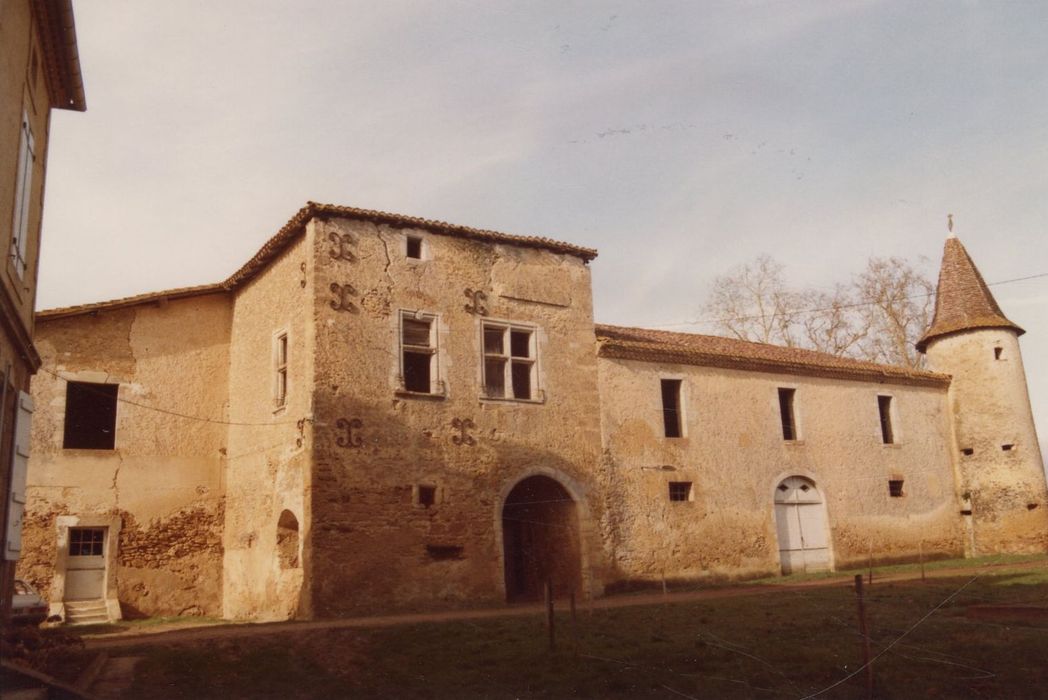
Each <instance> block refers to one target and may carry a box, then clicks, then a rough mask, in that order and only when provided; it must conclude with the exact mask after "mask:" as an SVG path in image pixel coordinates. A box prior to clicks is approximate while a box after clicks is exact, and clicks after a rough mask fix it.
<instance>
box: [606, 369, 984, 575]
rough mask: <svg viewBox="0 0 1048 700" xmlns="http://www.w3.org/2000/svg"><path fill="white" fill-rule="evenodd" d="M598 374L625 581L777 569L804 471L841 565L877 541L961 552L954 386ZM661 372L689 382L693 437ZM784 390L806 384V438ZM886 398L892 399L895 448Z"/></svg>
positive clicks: (716, 374)
mask: <svg viewBox="0 0 1048 700" xmlns="http://www.w3.org/2000/svg"><path fill="white" fill-rule="evenodd" d="M598 369H599V376H600V389H601V411H602V418H603V431H604V444H605V459H606V461H607V465H608V470H609V473H610V477H609V479H610V483H611V487H610V495H609V498H610V500H611V502H612V503H614V504H615V505H614V508H613V511H612V512H613V516H614V517H613V519H612V520H611V522H610V523H609V527H608V529H607V537H608V540H609V543H610V545H611V546H612V547H613V549H614V552H615V564H616V566H617V573H618V575H619V576H620V577H621V578H622V579H623V580H624V581H625V582H636V583H643V582H645V581H647V582H652V581H657V580H659V579H661V578H662V577H663V576H665V577H667V578H671V579H696V578H703V577H738V576H754V575H761V574H774V573H777V572H778V571H779V569H780V564H779V554H778V540H777V533H776V525H775V513H774V507H773V497H774V494H775V489H776V487H777V485H778V484H779V483H780V482H781V481H782V480H783V479H785V478H786V477H789V476H795V475H796V476H803V477H806V478H808V479H810V480H811V481H813V482H814V483H815V485H816V487H817V488H818V489H819V490H820V491H821V493H822V497H823V502H824V503H825V509H826V514H827V517H828V524H829V529H830V535H831V556H832V559H833V561H835V563H836V565H837V566H838V567H844V566H848V565H851V564H856V563H860V562H865V560H866V557H867V555H868V552H869V550H870V548H871V546H872V548H873V551H874V555H875V558H876V559H877V560H878V561H889V560H901V559H908V558H916V557H917V556H918V555H919V551H920V549H921V548H922V547H923V550H924V552H925V554H926V555H927V556H938V557H942V556H946V555H959V554H961V553H962V551H963V543H962V531H961V527H960V519H959V518H958V509H959V504H958V500H957V496H956V494H955V491H954V478H953V467H952V464H951V461H950V444H951V433H950V425H949V422H948V415H947V412H946V409H947V406H946V392H945V390H944V389H941V388H922V387H913V386H903V385H887V384H873V383H867V382H860V381H846V380H833V379H820V378H812V377H802V376H795V375H775V374H764V373H759V372H745V371H737V370H728V369H719V368H712V367H697V366H688V365H676V364H659V363H654V362H637V361H632V360H618V359H609V358H600V359H599V361H598ZM661 379H679V380H680V381H681V382H682V391H681V394H682V408H683V427H684V433H683V437H680V438H667V437H665V430H664V425H663V412H662V408H663V406H662V393H661V385H660V380H661ZM779 387H784V388H793V389H794V390H795V392H796V394H795V399H794V402H795V404H794V409H795V415H796V421H797V424H798V429H799V439H798V440H795V441H787V440H784V438H783V432H782V423H781V420H780V410H779V400H778V388H779ZM878 395H890V396H892V401H893V404H894V406H893V408H894V415H893V419H894V420H893V427H894V431H895V443H894V444H890V445H886V444H883V441H882V435H881V427H880V421H879V412H878V403H877V396H878ZM889 479H902V480H903V481H904V496H902V497H900V498H893V497H891V496H890V495H889V487H888V481H889ZM669 482H691V484H692V492H691V498H690V500H686V501H670V499H669Z"/></svg>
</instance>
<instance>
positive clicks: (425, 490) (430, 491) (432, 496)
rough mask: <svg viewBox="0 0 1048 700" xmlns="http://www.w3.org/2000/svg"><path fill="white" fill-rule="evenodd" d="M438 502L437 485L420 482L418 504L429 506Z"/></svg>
mask: <svg viewBox="0 0 1048 700" xmlns="http://www.w3.org/2000/svg"><path fill="white" fill-rule="evenodd" d="M436 502H437V487H436V486H427V485H425V484H419V487H418V504H419V505H420V506H422V507H423V508H429V507H430V506H432V505H434V504H436Z"/></svg>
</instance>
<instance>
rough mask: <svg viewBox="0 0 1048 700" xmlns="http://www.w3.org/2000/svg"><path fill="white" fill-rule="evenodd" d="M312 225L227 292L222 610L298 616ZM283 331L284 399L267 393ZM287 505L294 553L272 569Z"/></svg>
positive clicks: (301, 610) (302, 606)
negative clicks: (292, 561) (292, 560)
mask: <svg viewBox="0 0 1048 700" xmlns="http://www.w3.org/2000/svg"><path fill="white" fill-rule="evenodd" d="M311 240H312V231H311V230H309V231H307V234H306V236H305V237H304V238H299V239H298V240H297V241H296V242H295V243H294V244H292V245H291V246H290V247H289V248H288V249H286V250H285V251H284V252H283V253H281V254H280V256H279V257H278V258H277V259H276V260H274V261H273V262H272V263H271V264H270V265H269V266H268V267H267V268H266V269H265V270H264V271H262V272H261V273H260V274H259V275H258V276H257V277H255V278H254V279H253V280H252V281H251V282H249V283H248V284H247V285H246V286H244V287H243V288H242V289H240V290H238V291H237V292H236V298H235V301H234V309H233V322H232V335H231V339H230V362H229V418H230V422H231V425H230V426H229V453H228V455H227V465H228V467H227V469H228V471H227V484H228V488H227V501H226V529H225V564H224V566H225V576H226V583H225V589H224V592H225V598H224V601H225V602H224V610H225V615H226V617H229V618H250V619H256V620H272V619H287V618H289V617H308V616H309V615H310V605H309V600H308V596H303V595H302V581H303V577H304V576H307V577H308V571H309V569H308V567H309V551H308V544H305V543H308V538H309V531H310V528H309V523H310V513H309V503H308V499H307V498H306V494H307V493H308V488H309V465H310V460H311V453H310V450H309V446H308V444H307V441H308V433H309V432H310V424H309V419H310V414H311V411H312V402H311V389H312V375H313V369H312V367H313V348H312V343H313V340H312V338H313V331H312V325H311V324H312V320H313V309H312V301H313V284H312V279H311V269H312V264H313V260H312V256H311V255H310V254H309V252H310V251H311V250H312V248H311ZM280 331H284V332H286V333H287V334H288V391H287V402H286V404H285V405H284V406H283V407H278V406H277V405H276V404H275V402H274V382H275V377H276V373H275V365H274V337H275V335H276V334H277V333H278V332H280ZM284 510H289V511H290V512H291V513H292V514H293V515H294V516H295V519H296V520H297V521H298V524H299V547H300V548H301V551H302V553H303V555H302V556H300V557H299V558H298V562H297V563H298V566H297V567H295V568H282V567H281V564H280V557H279V549H278V547H277V523H278V521H279V520H280V515H281V513H282V512H283V511H284Z"/></svg>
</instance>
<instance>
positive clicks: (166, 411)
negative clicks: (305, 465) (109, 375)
mask: <svg viewBox="0 0 1048 700" xmlns="http://www.w3.org/2000/svg"><path fill="white" fill-rule="evenodd" d="M40 369H42V370H43V371H44V372H46V373H48V374H50V375H52V376H53V377H55V378H56V379H61V380H62V381H63V382H66V383H69V382H73V381H76V380H75V379H67V378H66V377H63V376H62V375H60V374H59V373H58V372H55V371H53V370H50V369H48V368H46V367H41V368H40ZM85 388H86V390H87V391H89V392H91V393H93V394H95V395H96V396H101V397H104V398H109V395H108V394H103V393H102V392H100V391H96V390H94V389H92V388H91V387H90V386H88V387H85ZM116 400H117V401H119V402H120V403H126V404H129V405H131V406H137V407H138V408H144V409H147V410H149V411H156V412H157V413H163V414H165V415H169V416H175V417H177V418H185V419H186V420H195V421H200V422H201V423H211V424H214V425H245V426H260V427H261V426H270V425H296V424H298V422H299V421H297V420H289V421H271V422H268V423H247V422H241V421H226V420H219V419H217V418H207V417H205V416H193V415H190V414H188V413H179V412H178V411H172V410H170V409H167V408H160V407H159V406H150V405H149V404H145V403H140V402H138V401H132V400H131V399H124V398H121V397H120V395H119V394H118V395H117V397H116Z"/></svg>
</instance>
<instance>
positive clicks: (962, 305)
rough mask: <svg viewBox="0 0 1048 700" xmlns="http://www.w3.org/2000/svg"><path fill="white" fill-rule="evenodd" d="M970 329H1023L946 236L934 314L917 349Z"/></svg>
mask: <svg viewBox="0 0 1048 700" xmlns="http://www.w3.org/2000/svg"><path fill="white" fill-rule="evenodd" d="M973 328H1010V329H1011V330H1013V331H1015V332H1016V334H1017V335H1022V334H1023V333H1025V332H1026V331H1024V330H1023V329H1022V328H1020V327H1019V326H1017V325H1015V324H1014V323H1012V322H1011V321H1009V320H1008V319H1007V318H1005V316H1004V313H1003V312H1002V311H1001V307H1000V306H998V305H997V301H996V300H995V299H994V298H993V294H991V293H990V288H989V287H987V286H986V282H984V281H983V278H982V275H980V274H979V270H978V268H976V267H975V263H974V262H972V259H971V257H970V256H969V255H968V251H967V250H965V249H964V246H963V245H961V242H960V240H958V239H957V237H956V236H950V237H949V238H947V239H946V246H945V247H944V248H943V252H942V267H941V268H939V286H938V289H937V290H936V294H935V317H934V318H933V319H932V325H931V327H930V328H929V329H928V331H927V332H926V333H925V334H924V337H922V338H921V339H920V340H918V341H917V349H918V350H919V351H921V352H924V351H925V349H926V348H927V347H928V343H929V342H930V341H931V340H933V339H934V338H938V337H940V336H944V335H950V334H952V333H959V332H961V331H967V330H972V329H973Z"/></svg>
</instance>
